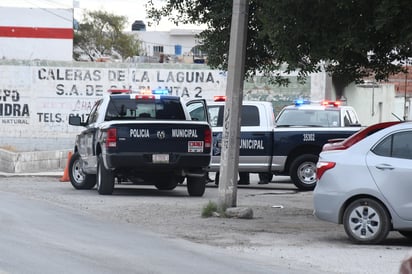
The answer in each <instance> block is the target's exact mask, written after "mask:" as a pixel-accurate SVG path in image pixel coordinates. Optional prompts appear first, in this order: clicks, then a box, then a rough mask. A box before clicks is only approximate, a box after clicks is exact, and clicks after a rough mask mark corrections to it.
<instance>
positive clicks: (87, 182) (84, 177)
mask: <svg viewBox="0 0 412 274" xmlns="http://www.w3.org/2000/svg"><path fill="white" fill-rule="evenodd" d="M69 178H70V183H71V184H72V185H73V187H74V188H75V189H92V188H93V187H94V186H95V185H96V175H94V174H86V173H84V172H83V169H82V159H81V158H80V154H79V153H78V152H75V153H74V154H73V155H72V157H71V158H70V162H69Z"/></svg>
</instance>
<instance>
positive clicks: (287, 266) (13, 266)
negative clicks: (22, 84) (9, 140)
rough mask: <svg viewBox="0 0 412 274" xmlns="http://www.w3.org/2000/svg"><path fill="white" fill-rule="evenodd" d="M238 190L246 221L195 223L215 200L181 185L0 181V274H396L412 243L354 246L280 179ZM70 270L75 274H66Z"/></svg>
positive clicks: (393, 238) (213, 192) (211, 193)
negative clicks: (249, 212)
mask: <svg viewBox="0 0 412 274" xmlns="http://www.w3.org/2000/svg"><path fill="white" fill-rule="evenodd" d="M275 180H276V181H277V182H276V183H271V184H269V185H257V184H256V182H257V180H256V178H252V184H251V185H250V186H244V187H239V189H238V192H237V193H238V195H237V201H238V206H245V207H250V208H252V209H253V212H254V218H253V219H252V220H241V219H227V218H201V216H200V215H201V211H202V207H204V206H205V205H206V204H207V203H208V202H209V201H214V200H216V199H217V196H218V195H217V194H218V189H217V188H216V186H214V185H213V184H210V185H209V186H208V188H207V189H206V192H205V195H204V196H203V197H189V196H188V194H187V190H186V186H185V185H183V186H179V187H177V188H176V189H175V190H173V191H158V190H156V189H155V188H154V187H152V186H133V185H122V186H118V187H117V188H116V189H115V191H114V194H113V195H111V196H101V195H98V194H97V192H96V190H86V191H79V190H75V189H74V188H73V187H72V186H71V184H70V183H68V182H59V180H58V178H56V177H36V176H34V177H10V178H7V177H0V224H1V225H0V273H1V274H3V273H73V272H79V273H219V272H220V273H302V272H306V273H362V274H365V273H373V274H375V273H397V272H398V269H399V264H400V262H401V260H402V259H404V258H405V256H407V255H408V254H410V252H411V246H412V242H410V241H407V240H406V239H405V238H403V237H402V236H400V235H399V234H398V233H396V232H391V234H390V235H389V237H388V239H387V240H386V241H385V242H384V243H383V244H382V245H377V246H365V245H362V246H360V245H354V244H352V243H351V242H349V241H348V239H347V237H346V235H345V233H344V230H343V227H342V226H338V225H335V224H329V223H325V222H322V221H319V220H317V219H316V218H315V217H314V216H313V214H312V212H313V208H312V193H311V192H299V191H297V189H296V188H295V187H294V186H293V185H292V184H290V182H288V179H287V178H280V179H279V178H275ZM74 270H75V271H74Z"/></svg>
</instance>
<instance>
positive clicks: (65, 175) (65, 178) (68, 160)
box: [60, 151, 72, 182]
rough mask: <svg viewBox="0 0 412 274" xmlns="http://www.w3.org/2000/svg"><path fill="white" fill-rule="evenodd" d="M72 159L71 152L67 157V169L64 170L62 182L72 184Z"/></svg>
mask: <svg viewBox="0 0 412 274" xmlns="http://www.w3.org/2000/svg"><path fill="white" fill-rule="evenodd" d="M71 157H72V152H71V151H69V154H68V156H67V164H66V167H65V168H64V173H63V176H62V177H61V178H60V182H70V177H69V163H70V158H71Z"/></svg>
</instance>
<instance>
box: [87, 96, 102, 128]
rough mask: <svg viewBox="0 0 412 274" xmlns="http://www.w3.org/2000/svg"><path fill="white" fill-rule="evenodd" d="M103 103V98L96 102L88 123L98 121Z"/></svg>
mask: <svg viewBox="0 0 412 274" xmlns="http://www.w3.org/2000/svg"><path fill="white" fill-rule="evenodd" d="M101 103H102V100H99V101H97V102H96V103H95V104H94V106H93V108H92V110H91V111H90V115H89V117H88V118H87V122H86V124H88V125H90V124H93V123H95V122H96V121H97V118H98V114H99V113H98V109H99V106H100V105H101Z"/></svg>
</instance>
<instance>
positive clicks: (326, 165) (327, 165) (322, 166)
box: [316, 161, 336, 180]
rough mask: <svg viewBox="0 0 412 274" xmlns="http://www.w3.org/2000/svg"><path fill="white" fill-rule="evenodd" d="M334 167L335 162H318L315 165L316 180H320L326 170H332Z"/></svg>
mask: <svg viewBox="0 0 412 274" xmlns="http://www.w3.org/2000/svg"><path fill="white" fill-rule="evenodd" d="M335 165H336V163H335V162H322V161H319V162H318V163H317V165H316V178H317V179H318V180H320V178H321V177H322V175H323V174H324V173H325V171H326V170H328V169H331V168H334V167H335Z"/></svg>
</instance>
